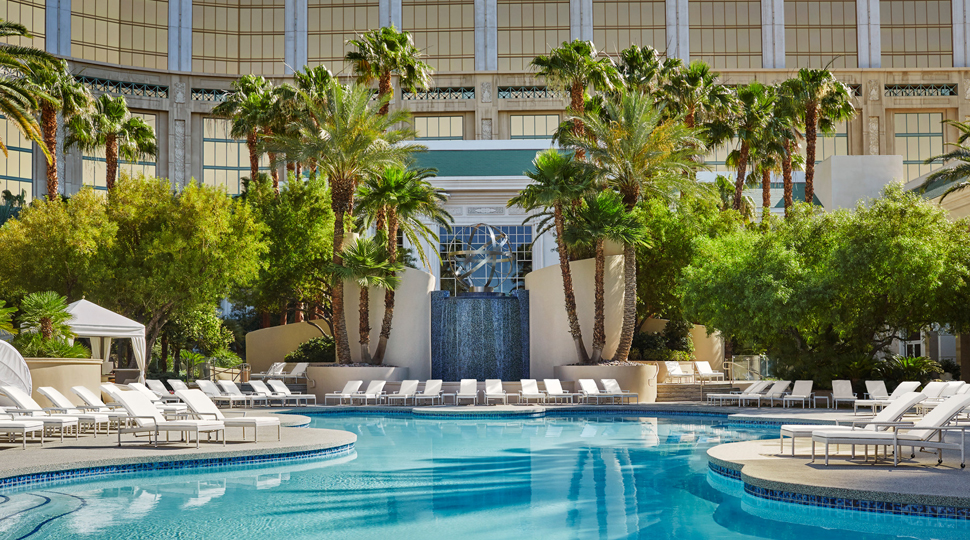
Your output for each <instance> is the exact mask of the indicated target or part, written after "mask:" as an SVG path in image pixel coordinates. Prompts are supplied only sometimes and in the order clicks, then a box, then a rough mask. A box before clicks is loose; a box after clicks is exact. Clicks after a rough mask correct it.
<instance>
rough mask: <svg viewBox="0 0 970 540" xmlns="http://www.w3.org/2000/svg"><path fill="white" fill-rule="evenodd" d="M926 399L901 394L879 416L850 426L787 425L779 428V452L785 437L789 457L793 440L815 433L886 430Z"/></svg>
mask: <svg viewBox="0 0 970 540" xmlns="http://www.w3.org/2000/svg"><path fill="white" fill-rule="evenodd" d="M924 399H926V396H924V395H923V394H921V393H919V392H909V393H906V394H903V395H902V396H900V397H899V399H895V400H893V401H892V403H890V404H889V405H888V406H887V407H886V408H884V409H883V410H882V411H880V412H879V414H877V415H875V416H873V417H872V418H869V419H866V420H856V421H854V422H852V423H850V424H839V423H836V424H835V425H832V424H829V425H825V424H787V425H784V426H781V435H780V439H781V452H782V453H784V451H785V437H788V438H790V439H792V444H791V455H793V456H794V455H795V439H798V438H806V437H809V438H810V437H811V436H812V434H813V433H815V432H816V431H843V430H850V429H870V430H873V431H879V430H883V431H884V430H886V429H887V428H888V427H889V425H891V424H894V423H896V422H900V421H901V420H902V418H903V415H904V414H906V412H907V411H909V410H910V409H912V408H913V407H914V406H916V404H917V403H919V402H921V401H923V400H924Z"/></svg>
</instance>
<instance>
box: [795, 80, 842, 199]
mask: <svg viewBox="0 0 970 540" xmlns="http://www.w3.org/2000/svg"><path fill="white" fill-rule="evenodd" d="M784 84H785V85H786V88H787V90H788V92H790V95H791V99H792V102H793V104H794V106H795V108H796V110H797V111H798V117H799V120H800V122H801V124H802V125H803V126H805V146H806V151H805V154H806V155H805V202H807V203H808V204H812V200H813V199H814V198H815V147H816V141H817V139H818V131H819V130H822V132H823V133H832V132H833V131H835V127H836V125H837V124H838V123H839V122H845V121H847V120H850V119H852V117H854V116H855V114H856V110H855V107H853V106H852V98H851V94H850V92H849V89H848V87H846V86H845V85H844V84H842V83H840V82H839V81H838V80H837V79H836V78H835V76H834V75H832V72H831V71H829V70H827V69H808V68H802V69H800V70H798V76H797V77H794V78H792V79H789V80H788V81H785V83H784Z"/></svg>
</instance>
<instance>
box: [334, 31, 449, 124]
mask: <svg viewBox="0 0 970 540" xmlns="http://www.w3.org/2000/svg"><path fill="white" fill-rule="evenodd" d="M347 43H349V44H350V45H353V46H354V47H356V48H357V50H356V51H350V52H348V53H347V56H346V59H347V61H348V62H350V63H351V64H352V65H353V66H354V73H355V74H356V75H357V84H362V85H367V84H370V83H371V82H373V81H374V80H375V79H377V94H378V96H380V97H381V98H382V99H383V98H387V97H389V96H390V95H391V94H392V92H393V91H394V88H392V87H391V75H392V74H395V73H396V74H397V75H398V77H399V80H400V83H401V88H407V89H408V90H410V91H412V92H416V91H417V90H418V89H420V88H427V87H428V85H430V84H431V73H432V72H433V70H432V69H431V66H429V65H428V64H426V63H424V62H423V61H421V51H420V50H419V49H418V48H417V47H416V46H415V45H414V39H412V38H411V33H410V32H400V31H398V30H397V29H396V28H394V26H385V27H383V28H380V29H378V30H371V31H370V32H367V33H365V34H363V35H361V36H358V38H357V39H351V40H350V41H348V42H347ZM389 107H390V99H386V100H385V101H383V104H382V105H381V110H380V113H381V114H387V111H388V108H389Z"/></svg>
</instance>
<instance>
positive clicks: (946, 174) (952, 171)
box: [919, 120, 970, 202]
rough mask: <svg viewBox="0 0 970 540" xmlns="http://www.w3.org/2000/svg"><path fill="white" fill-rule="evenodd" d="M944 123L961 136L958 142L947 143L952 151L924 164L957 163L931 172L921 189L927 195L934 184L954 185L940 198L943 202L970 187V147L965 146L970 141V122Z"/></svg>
mask: <svg viewBox="0 0 970 540" xmlns="http://www.w3.org/2000/svg"><path fill="white" fill-rule="evenodd" d="M943 123H944V124H949V125H951V126H953V127H955V128H957V130H958V131H959V132H960V136H959V137H958V138H957V141H956V142H952V143H946V145H947V146H950V147H952V150H950V151H949V152H946V153H943V154H940V155H938V156H933V157H930V158H928V159H927V160H926V161H924V162H923V163H925V164H927V165H931V164H934V163H940V164H949V163H951V162H956V163H955V164H954V165H953V166H951V167H943V168H941V169H937V170H935V171H933V172H931V173H930V174H929V175H927V177H926V180H924V181H923V183H922V184H921V185H920V187H919V189H920V191H921V192H923V193H925V192H926V190H927V189H929V188H930V187H931V186H933V185H934V184H936V185H945V184H952V185H950V186H949V187H948V188H947V190H946V191H944V192H943V195H942V196H941V197H940V201H941V202H942V201H943V199H945V198H946V197H947V196H948V195H950V194H951V193H954V192H957V191H962V190H964V189H966V188H967V187H970V182H968V181H967V180H966V178H968V177H970V147H968V146H967V145H966V144H964V143H966V142H967V139H970V122H957V121H955V120H944V121H943Z"/></svg>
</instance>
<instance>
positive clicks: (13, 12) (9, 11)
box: [0, 0, 46, 50]
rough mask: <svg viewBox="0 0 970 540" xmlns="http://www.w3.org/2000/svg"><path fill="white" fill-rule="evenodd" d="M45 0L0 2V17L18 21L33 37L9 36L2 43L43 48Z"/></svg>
mask: <svg viewBox="0 0 970 540" xmlns="http://www.w3.org/2000/svg"><path fill="white" fill-rule="evenodd" d="M45 6H46V2H45V0H6V1H4V2H0V19H3V20H5V21H12V22H17V23H20V24H22V25H24V26H26V27H27V31H28V32H30V33H31V35H33V36H34V38H33V39H27V38H20V37H9V38H4V39H3V40H2V41H3V42H4V43H9V44H11V45H20V46H24V47H34V48H35V49H41V50H44V8H45Z"/></svg>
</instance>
